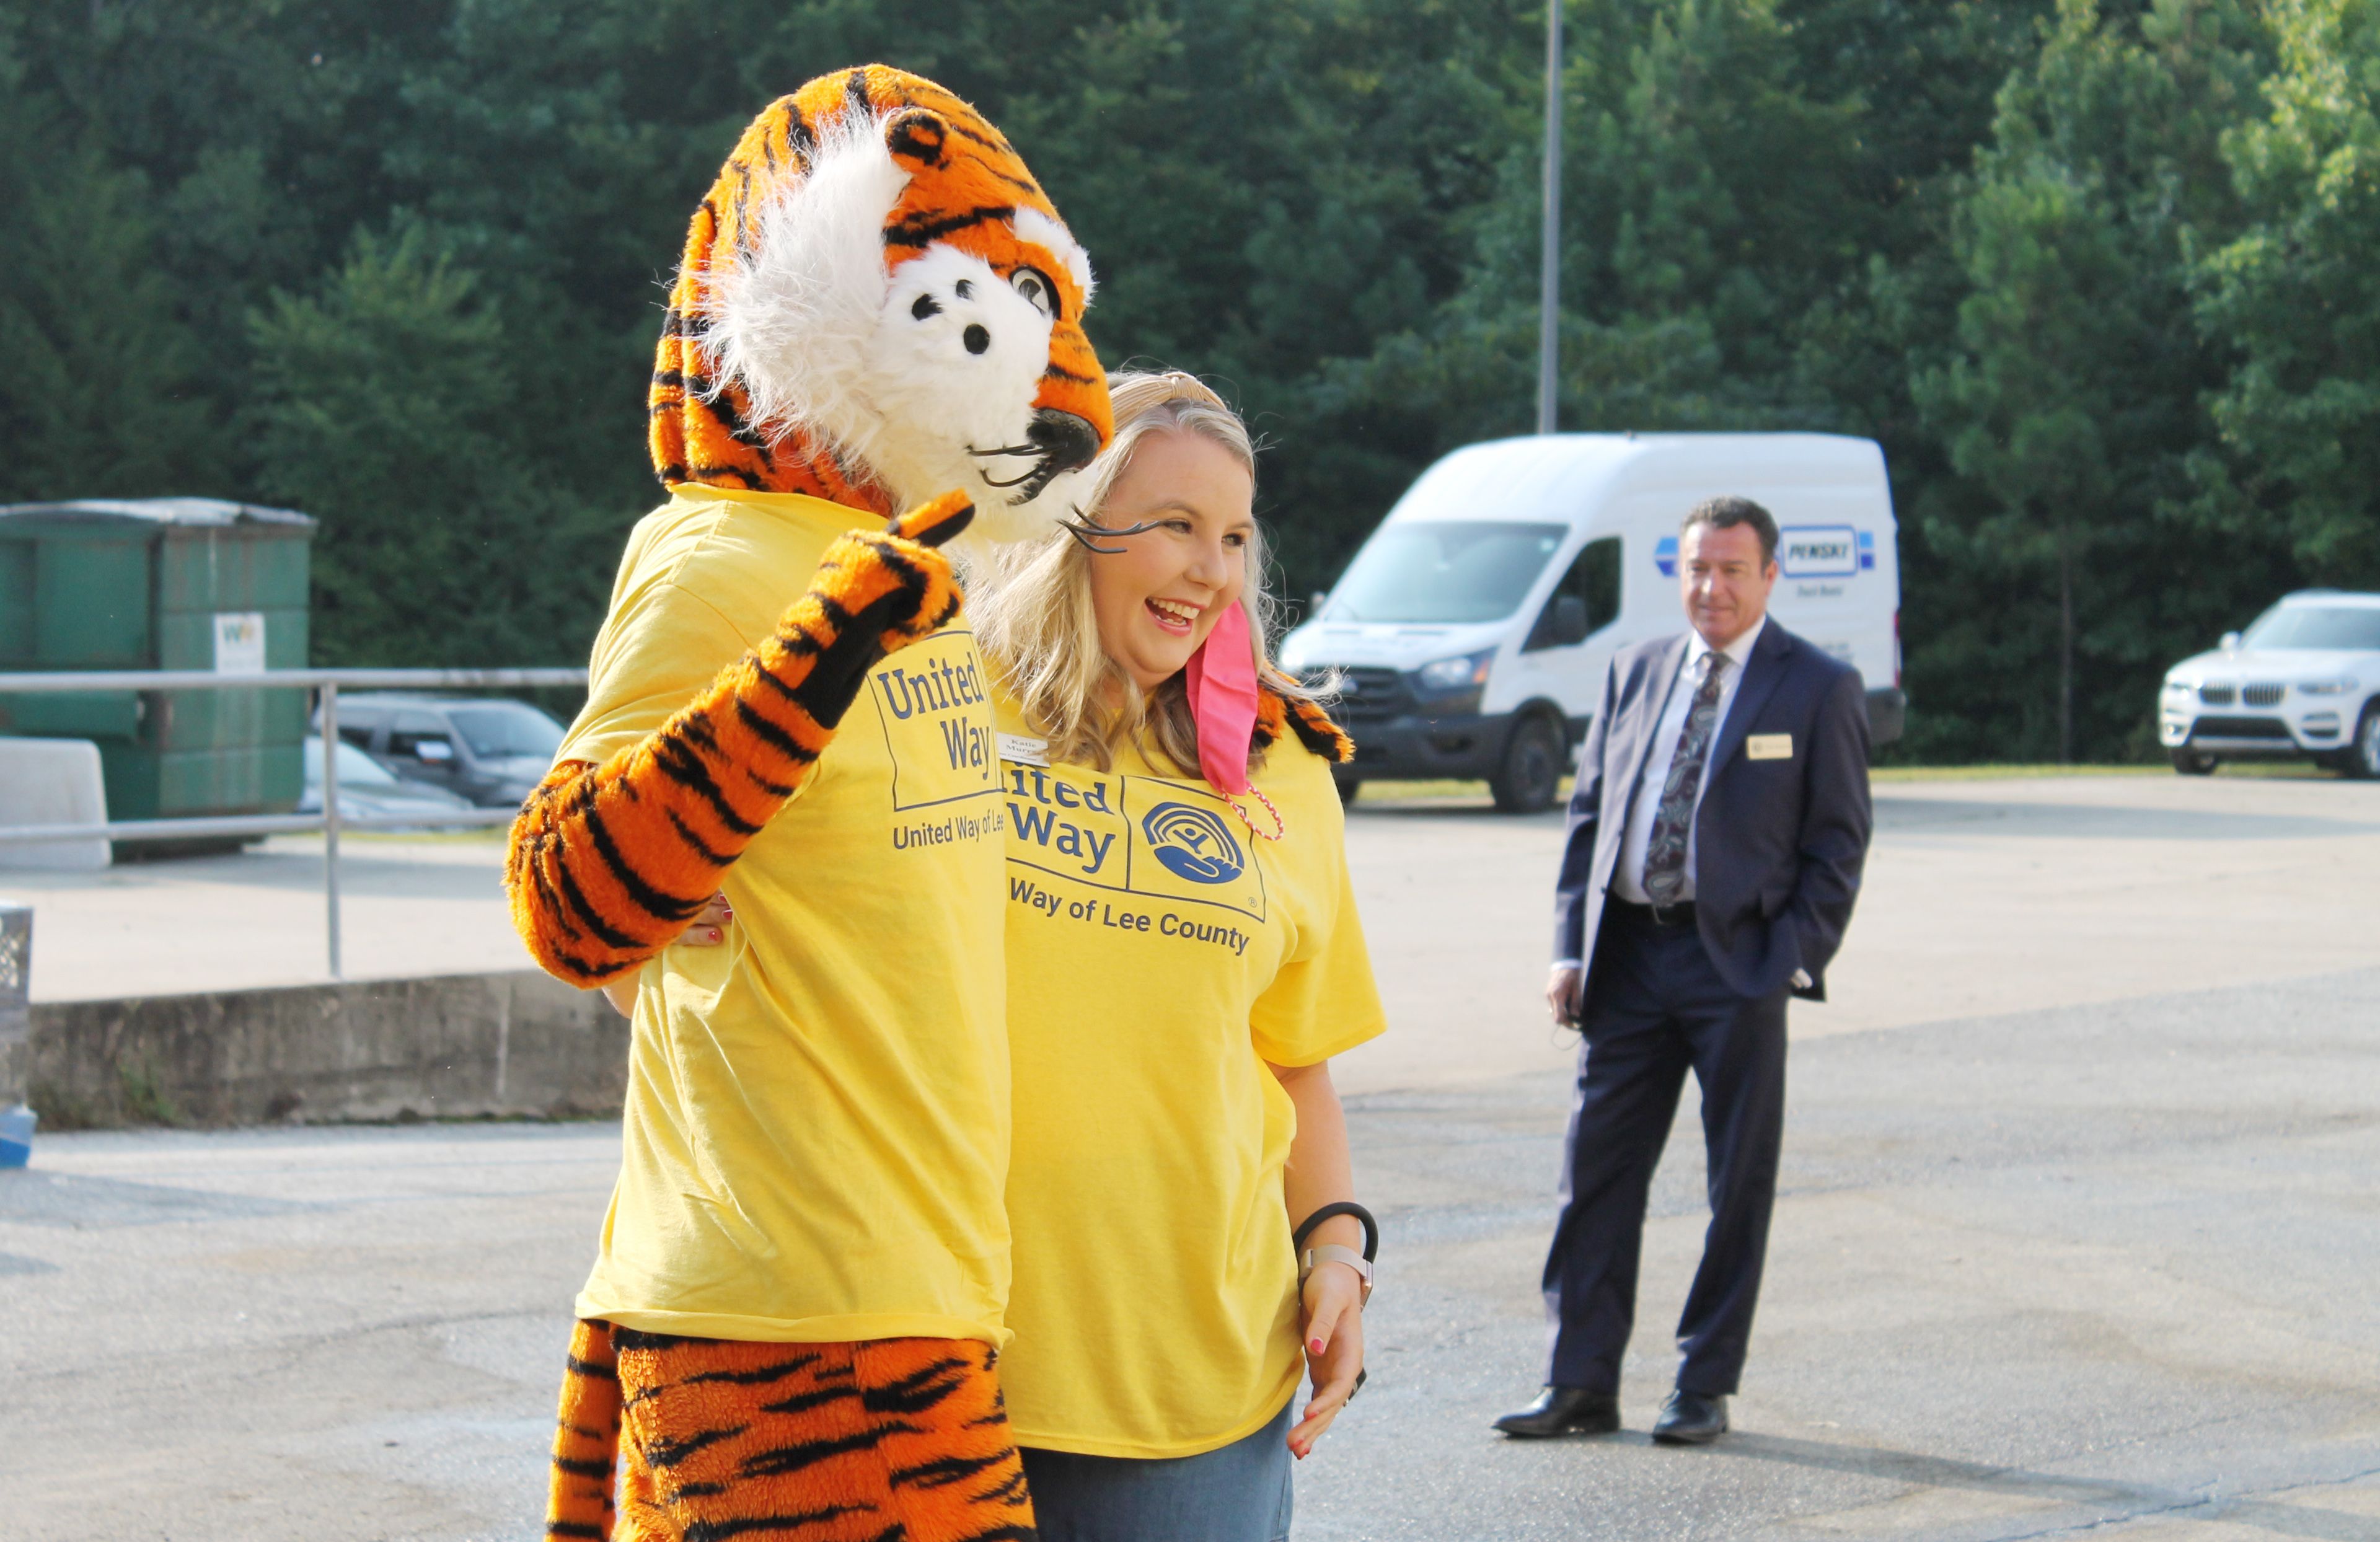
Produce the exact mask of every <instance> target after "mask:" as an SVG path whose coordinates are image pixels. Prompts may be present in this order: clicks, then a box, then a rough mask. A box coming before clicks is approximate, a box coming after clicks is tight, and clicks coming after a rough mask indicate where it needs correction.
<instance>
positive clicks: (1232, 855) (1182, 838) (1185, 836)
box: [1140, 803, 1248, 883]
mask: <svg viewBox="0 0 2380 1542" xmlns="http://www.w3.org/2000/svg"><path fill="white" fill-rule="evenodd" d="M1140 832H1141V834H1142V835H1144V836H1146V837H1147V841H1148V846H1149V850H1150V851H1152V852H1153V853H1155V854H1156V856H1157V860H1158V861H1160V862H1161V863H1163V864H1164V866H1165V870H1166V871H1167V872H1169V873H1172V875H1173V876H1174V877H1175V878H1183V879H1188V880H1190V881H1191V882H1193V883H1229V882H1231V881H1232V880H1233V879H1235V878H1237V877H1239V876H1240V873H1241V871H1242V869H1244V868H1246V867H1247V865H1248V863H1247V858H1246V857H1245V856H1242V855H1241V854H1240V844H1239V843H1238V842H1237V841H1234V840H1233V839H1232V829H1231V826H1229V825H1227V824H1225V823H1224V822H1223V821H1222V820H1220V818H1218V817H1217V816H1216V815H1214V814H1212V813H1209V812H1208V810H1206V809H1204V808H1193V807H1190V806H1189V805H1188V804H1186V803H1160V804H1159V805H1158V806H1157V807H1154V808H1152V809H1150V810H1149V811H1148V812H1147V814H1145V815H1143V816H1142V817H1141V820H1140Z"/></svg>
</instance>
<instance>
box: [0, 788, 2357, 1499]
mask: <svg viewBox="0 0 2380 1542" xmlns="http://www.w3.org/2000/svg"><path fill="white" fill-rule="evenodd" d="M1880 792H1881V793H1882V796H1881V798H1880V802H1879V813H1880V818H1879V833H1878V843H1877V851H1876V864H1875V868H1874V875H1873V878H1872V881H1871V884H1870V888H1869V891H1868V892H1867V894H1866V895H1865V896H1864V900H1863V909H1862V914H1861V917H1860V918H1859V920H1858V921H1856V922H1855V923H1854V929H1853V933H1852V946H1851V948H1849V949H1847V950H1846V953H1845V955H1844V958H1843V960H1842V963H1841V965H1840V967H1839V969H1838V971H1837V975H1836V979H1835V982H1834V983H1835V985H1836V992H1835V993H1836V996H1837V1001H1836V1002H1834V1003H1832V1004H1830V1005H1828V1006H1827V1007H1824V1008H1801V1007H1797V1008H1796V1009H1795V1016H1794V1019H1793V1031H1794V1036H1795V1046H1794V1050H1793V1052H1792V1059H1791V1074H1790V1075H1791V1100H1790V1109H1789V1114H1788V1124H1787V1134H1786V1145H1785V1157H1784V1175H1783V1185H1782V1191H1781V1195H1780V1199H1779V1208H1778V1212H1777V1220H1776V1227H1775V1235H1774V1240H1773V1243H1772V1247H1771V1253H1770V1263H1769V1271H1768V1280H1767V1289H1766V1291H1765V1292H1764V1295H1763V1304H1762V1308H1761V1315H1760V1320H1759V1325H1758V1328H1757V1330H1756V1331H1755V1339H1754V1344H1753V1354H1752V1363H1751V1366H1750V1369H1749V1371H1748V1372H1747V1376H1746V1380H1745V1386H1744V1390H1743V1396H1742V1397H1741V1398H1740V1399H1739V1400H1738V1401H1737V1403H1736V1408H1735V1416H1736V1424H1737V1432H1736V1433H1734V1434H1733V1435H1730V1437H1728V1438H1727V1439H1724V1440H1722V1441H1721V1442H1720V1443H1719V1444H1718V1446H1716V1447H1714V1448H1712V1449H1709V1450H1705V1451H1676V1450H1670V1449H1666V1448H1658V1447H1655V1446H1652V1445H1651V1444H1649V1443H1648V1442H1647V1441H1646V1439H1645V1436H1644V1434H1643V1431H1644V1430H1645V1427H1646V1426H1647V1425H1648V1424H1649V1422H1650V1419H1651V1416H1652V1414H1653V1411H1654V1409H1655V1407H1656V1406H1657V1405H1658V1401H1659V1399H1660V1397H1661V1395H1662V1393H1663V1392H1664V1391H1665V1390H1666V1387H1667V1378H1668V1374H1669V1371H1670V1357H1669V1347H1668V1345H1669V1336H1670V1333H1669V1330H1670V1323H1671V1322H1672V1321H1674V1319H1675V1317H1676V1314H1677V1311H1678V1308H1679V1305H1680V1303H1681V1301H1682V1297H1683V1294H1684V1291H1685V1287H1686V1283H1687V1281H1688V1278H1689V1276H1690V1275H1691V1272H1692V1269H1693V1266H1694V1256H1695V1254H1696V1252H1697V1250H1698V1247H1699V1244H1700V1233H1701V1226H1702V1214H1703V1212H1702V1207H1701V1202H1700V1193H1701V1182H1702V1179H1701V1162H1700V1153H1699V1141H1698V1139H1697V1138H1695V1137H1696V1135H1697V1133H1698V1132H1697V1130H1696V1127H1695V1124H1694V1117H1695V1115H1694V1108H1693V1100H1692V1096H1691V1092H1690V1093H1689V1098H1688V1106H1687V1107H1686V1108H1685V1109H1683V1110H1682V1112H1681V1119H1680V1126H1679V1129H1678V1132H1677V1134H1676V1135H1675V1137H1674V1138H1673V1140H1672V1142H1671V1145H1670V1153H1669V1156H1668V1158H1667V1160H1665V1162H1664V1164H1663V1166H1662V1168H1661V1171H1660V1172H1659V1174H1658V1178H1657V1180H1656V1184H1655V1189H1654V1201H1653V1212H1654V1215H1653V1220H1651V1222H1650V1224H1649V1226H1648V1229H1647V1233H1646V1245H1645V1279H1644V1288H1643V1293H1642V1300H1641V1302H1640V1309H1639V1313H1638V1330H1637V1335H1636V1342H1635V1344H1634V1347H1633V1354H1632V1356H1631V1359H1630V1363H1629V1366H1628V1367H1627V1373H1626V1374H1627V1378H1628V1380H1627V1385H1626V1388H1625V1390H1624V1394H1623V1406H1624V1412H1625V1415H1626V1418H1627V1423H1628V1427H1629V1431H1630V1432H1629V1433H1625V1434H1622V1435H1620V1436H1615V1437H1609V1438H1604V1439H1574V1440H1566V1441H1560V1442H1551V1443H1545V1444H1516V1443H1512V1442H1508V1441H1506V1440H1504V1439H1502V1438H1501V1437H1499V1436H1497V1435H1495V1434H1493V1433H1492V1432H1491V1431H1490V1430H1489V1429H1488V1419H1489V1418H1491V1417H1492V1416H1493V1415H1495V1414H1496V1413H1498V1412H1500V1411H1501V1410H1502V1409H1504V1408H1506V1407H1509V1406H1512V1405H1513V1404H1515V1403H1517V1402H1521V1401H1524V1400H1525V1399H1526V1398H1527V1397H1528V1396H1529V1395H1531V1393H1532V1392H1533V1391H1534V1390H1535V1386H1536V1381H1537V1379H1538V1377H1539V1375H1540V1374H1541V1369H1540V1367H1541V1361H1542V1355H1543V1346H1544V1334H1543V1328H1542V1317H1541V1313H1540V1309H1539V1305H1538V1302H1537V1298H1536V1274H1537V1269H1538V1266H1539V1263H1540V1259H1541V1256H1542V1249H1543V1247H1544V1245H1545V1240H1546V1235H1547V1232H1548V1227H1549V1223H1550V1220H1551V1208H1552V1198H1551V1196H1552V1193H1553V1188H1554V1184H1555V1181H1556V1177H1557V1172H1556V1169H1557V1167H1558V1163H1559V1157H1560V1135H1561V1128H1562V1124H1563V1121H1564V1119H1565V1117H1566V1115H1567V1109H1568V1095H1569V1076H1568V1073H1567V1071H1566V1070H1565V1069H1564V1063H1565V1062H1566V1059H1567V1050H1566V1048H1565V1047H1564V1046H1563V1045H1562V1044H1561V1042H1560V1038H1559V1037H1558V1036H1555V1035H1553V1034H1551V1033H1550V1032H1549V1031H1548V1029H1547V1028H1546V1026H1544V1023H1543V1019H1542V1007H1541V1006H1538V1005H1537V1004H1536V1002H1535V990H1536V984H1537V982H1538V979H1539V978H1540V977H1541V974H1542V964H1543V958H1544V951H1543V945H1542V944H1543V938H1542V921H1543V914H1544V900H1543V896H1544V884H1545V882H1546V880H1548V877H1549V875H1550V872H1551V865H1552V847H1553V844H1554V841H1555V839H1556V837H1557V834H1558V831H1559V826H1558V823H1557V822H1555V821H1554V820H1551V819H1550V818H1539V819H1536V820H1500V819H1498V818H1496V817H1495V816H1492V815H1488V814H1486V813H1484V812H1480V811H1477V810H1475V809H1468V808H1462V807H1448V806H1445V805H1442V804H1433V805H1428V806H1422V807H1395V806H1392V805H1388V804H1371V805H1359V806H1358V807H1357V810H1356V813H1355V816H1354V820H1353V821H1352V822H1351V827H1350V846H1351V859H1352V861H1353V863H1354V868H1355V869H1356V878H1357V884H1358V888H1359V890H1360V891H1361V892H1362V894H1363V898H1364V904H1365V913H1366V924H1367V926H1368V927H1369V929H1370V930H1371V934H1372V938H1373V941H1374V946H1375V949H1376V952H1377V953H1378V958H1379V962H1380V972H1381V976H1382V981H1383V987H1384V990H1385V991H1386V992H1387V994H1388V996H1389V999H1390V1015H1391V1021H1392V1023H1393V1025H1394V1031H1393V1032H1392V1034H1391V1035H1390V1038H1388V1039H1386V1040H1383V1041H1382V1042H1381V1044H1380V1045H1379V1046H1378V1048H1377V1049H1372V1050H1365V1051H1360V1052H1359V1053H1358V1054H1357V1055H1355V1056H1351V1057H1349V1058H1348V1061H1347V1062H1346V1063H1345V1064H1344V1065H1343V1066H1342V1068H1341V1074H1342V1084H1343V1085H1345V1086H1347V1087H1351V1088H1353V1089H1354V1090H1353V1091H1352V1092H1351V1094H1350V1098H1349V1105H1350V1124H1351V1129H1352V1131H1353V1134H1354V1142H1355V1147H1356V1161H1357V1169H1358V1176H1359V1184H1360V1185H1361V1187H1362V1189H1363V1192H1364V1194H1365V1196H1366V1198H1367V1199H1368V1200H1369V1201H1370V1202H1371V1203H1372V1204H1373V1205H1374V1206H1375V1208H1378V1209H1379V1211H1380V1212H1381V1217H1382V1220H1383V1223H1384V1227H1385V1230H1386V1233H1387V1240H1386V1245H1385V1247H1384V1255H1383V1269H1382V1284H1381V1287H1380V1290H1379V1293H1378V1295H1377V1296H1376V1297H1375V1298H1374V1302H1373V1305H1372V1309H1371V1312H1370V1314H1369V1316H1368V1319H1367V1320H1368V1329H1369V1333H1370V1336H1371V1342H1372V1356H1371V1365H1372V1372H1373V1374H1372V1379H1371V1382H1370V1384H1369V1385H1368V1386H1367V1388H1366V1391H1365V1393H1364V1394H1363V1396H1362V1397H1361V1398H1359V1399H1358V1400H1357V1402H1356V1403H1355V1404H1354V1407H1353V1408H1352V1409H1351V1411H1350V1413H1349V1415H1347V1417H1346V1418H1345V1419H1344V1420H1342V1424H1341V1426H1340V1427H1339V1428H1338V1429H1337V1430H1336V1431H1334V1432H1333V1434H1332V1435H1331V1436H1330V1439H1327V1440H1326V1441H1325V1442H1324V1444H1323V1447H1322V1449H1321V1451H1319V1452H1318V1454H1317V1456H1316V1457H1315V1458H1314V1459H1313V1460H1312V1461H1310V1462H1308V1463H1305V1465H1304V1466H1303V1467H1302V1468H1301V1470H1300V1473H1299V1489H1298V1525H1297V1530H1296V1533H1295V1535H1296V1536H1297V1537H1298V1538H1299V1539H1300V1542H1324V1539H1338V1538H1383V1539H1386V1538H1433V1539H1455V1538H1507V1537H1510V1538H1539V1537H1545V1538H1555V1537H1560V1538H1572V1537H1577V1538H1590V1537H1593V1538H1602V1537H1610V1538H1632V1539H1633V1538H1680V1539H1686V1538H1694V1539H1700V1538H1706V1537H1707V1538H1717V1537H1778V1538H1787V1539H1800V1538H1821V1537H1825V1538H1838V1537H1868V1536H1875V1537H1895V1538H1927V1539H1935V1538H1938V1539H1944V1542H1950V1539H1969V1538H1973V1539H1977V1542H1981V1539H1985V1538H1989V1539H1995V1542H2002V1539H2007V1542H2013V1539H2016V1538H2030V1537H2054V1536H2083V1535H2085V1534H2092V1535H2104V1536H2114V1537H2121V1538H2127V1539H2131V1538H2165V1537H2173V1538H2184V1537H2186V1538H2189V1539H2191V1542H2224V1539H2228V1538H2232V1537H2240V1538H2249V1537H2275V1536H2284V1537H2322V1538H2380V1311H2375V1309H2374V1308H2375V1306H2380V1291H2375V1287H2374V1283H2373V1281H2374V1277H2375V1274H2380V1224H2375V1222H2380V1202H2375V1200H2374V1192H2375V1191H2374V1186H2373V1184H2372V1174H2373V1173H2374V1172H2375V1171H2380V1069H2376V1067H2380V949H2375V947H2374V942H2375V941H2380V927H2375V925H2374V921H2375V920H2380V915H2375V905H2374V900H2375V897H2380V885H2375V883H2374V874H2375V873H2380V788H2374V787H2369V786H2353V785H2348V784H2344V783H2332V782H2298V783H2280V782H2273V783H2249V782H2244V781H2235V780H2234V779H2231V778H2228V777H2226V778H2217V779H2216V780H2214V781H2213V782H2210V783H2182V782H2180V780H2179V779H2175V780H2171V781H2168V780H2162V779H2146V778H2110V779H2090V780H2083V779H2070V780H2063V779H2062V780H2058V781H2052V782H2044V783H1982V782H1974V783H1925V784H1919V785H1915V786H1908V785H1903V786H1898V787H1886V788H1883V789H1880ZM1369 796H1370V795H1369V793H1368V792H1367V799H1368V798H1369ZM453 866H454V867H455V868H456V870H457V871H460V870H462V868H464V867H465V866H466V865H465V864H463V863H462V862H461V861H460V859H457V861H456V862H455V864H453ZM448 880H453V875H452V874H449V875H448V877H447V878H446V879H442V880H440V881H442V882H443V881H448ZM225 881H227V882H232V883H235V884H236V883H237V869H236V868H235V869H232V870H231V876H230V877H229V878H228V879H227V880H225ZM453 881H455V883H456V884H457V886H458V887H459V886H460V880H453ZM432 897H433V898H434V896H432ZM411 903H419V904H425V905H426V903H427V902H426V901H423V900H422V899H421V897H420V896H418V895H417V896H414V900H413V902H411ZM450 903H451V904H452V905H486V904H488V903H490V902H489V900H488V899H487V898H486V896H484V895H482V894H477V893H472V892H461V893H458V894H456V895H455V896H454V897H453V898H452V899H451V901H450ZM40 924H41V923H40V922H39V921H38V920H37V926H38V925H40ZM440 924H441V925H451V926H453V927H454V928H455V929H456V930H457V932H458V933H460V932H462V931H465V930H468V928H467V927H466V926H465V923H464V922H463V921H462V920H459V919H456V918H455V917H451V916H450V917H448V918H447V919H446V920H445V921H442V922H441V923H440ZM37 935H38V934H37ZM39 946H40V943H39V942H38V941H37V949H38V947H39ZM417 951H419V950H417ZM38 960H39V954H38V952H37V964H36V969H37V971H38V970H39V969H40V968H41V965H40V963H39V961H38ZM40 980H41V977H40V975H39V974H38V972H37V975H36V985H37V990H39V989H40ZM1946 1009H1947V1010H1946ZM617 1152H618V1142H617V1137H616V1134H615V1133H614V1132H613V1130H612V1129H610V1128H609V1127H607V1126H605V1125H601V1124H562V1125H530V1124H489V1125H425V1126H416V1127H382V1128H344V1129H283V1130H271V1131H245V1132H234V1133H222V1134H197V1133H189V1132H142V1133H128V1134H94V1135H59V1136H48V1135H45V1136H42V1137H41V1138H40V1139H39V1141H38V1142H37V1146H36V1158H35V1167H34V1169H33V1170H32V1171H30V1172H22V1173H15V1174H5V1175H0V1542H18V1539H19V1538H23V1539H27V1542H31V1539H41V1542H50V1539H54V1538H55V1539H80V1538H151V1537H157V1538H167V1537H170V1538H175V1539H203V1538H215V1537H223V1538H231V1537H239V1538H259V1539H273V1538H281V1537H289V1538H297V1537H305V1538H318V1537H322V1536H337V1537H343V1538H345V1537H358V1538H424V1539H430V1538H436V1539H440V1542H448V1539H458V1538H516V1537H517V1538H528V1537H531V1536H536V1535H537V1529H538V1515H537V1509H538V1503H539V1497H540V1492H541V1483H542V1451H543V1444H544V1440H545V1437H546V1434H547V1432H548V1430H549V1429H550V1427H551V1418H552V1412H551V1411H552V1405H553V1391H554V1388H555V1385H556V1375H557V1365H558V1356H559V1354H560V1348H561V1344H562V1342H563V1335H564V1332H565V1327H566V1321H567V1303H568V1300H569V1296H570V1293H571V1292H572V1291H573V1289H574V1288H575V1287H576V1285H577V1281H578V1280H579V1278H580V1277H581V1275H582V1274H583V1272H584V1270H585V1268H586V1265H587V1262H588V1259H589V1249H590V1247H591V1245H592V1239H593V1236H594V1232H595V1227H596V1224H597V1222H598V1220H600V1217H601V1210H602V1206H603V1201H604V1197H605V1196H606V1194H607V1192H608V1190H609V1186H610V1183H611V1178H612V1174H613V1167H614V1164H615V1163H616V1160H617Z"/></svg>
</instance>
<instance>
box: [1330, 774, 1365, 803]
mask: <svg viewBox="0 0 2380 1542" xmlns="http://www.w3.org/2000/svg"><path fill="white" fill-rule="evenodd" d="M1330 783H1331V785H1333V786H1335V787H1337V788H1338V789H1339V806H1340V807H1342V808H1343V807H1346V806H1347V805H1349V804H1351V803H1353V802H1354V801H1355V795H1356V794H1357V793H1360V792H1362V791H1363V790H1364V779H1363V778H1362V777H1360V776H1334V777H1332V778H1331V779H1330Z"/></svg>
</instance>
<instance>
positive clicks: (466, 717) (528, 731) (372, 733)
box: [314, 691, 563, 808]
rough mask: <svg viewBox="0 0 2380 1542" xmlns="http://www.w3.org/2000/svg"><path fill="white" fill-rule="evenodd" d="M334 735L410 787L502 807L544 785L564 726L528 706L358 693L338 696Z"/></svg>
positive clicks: (468, 698)
mask: <svg viewBox="0 0 2380 1542" xmlns="http://www.w3.org/2000/svg"><path fill="white" fill-rule="evenodd" d="M314 729H315V732H316V733H320V732H322V719H321V715H320V714H319V713H318V714H317V715H316V718H315V722H314ZM339 737H340V738H342V739H344V740H346V742H347V743H348V744H351V745H353V746H355V747H357V748H358V749H360V750H362V751H363V752H364V753H366V754H367V755H370V757H371V758H372V759H375V760H377V761H379V762H380V763H381V764H382V765H383V766H385V767H387V768H388V769H389V770H390V771H394V772H395V773H396V774H397V775H398V776H399V777H402V778H403V779H404V780H406V781H407V782H421V783H428V784H430V785H431V786H433V787H443V788H444V789H446V790H447V791H448V792H451V793H455V794H456V795H460V796H462V797H464V798H467V799H468V800H469V801H471V802H472V803H475V804H478V805H480V807H483V808H504V807H518V806H519V804H520V801H521V799H523V798H525V797H527V796H528V795H529V794H530V793H531V792H533V791H535V790H536V788H537V784H538V783H540V782H542V781H543V780H545V773H546V772H547V771H549V770H550V769H552V767H553V752H554V751H555V750H557V749H560V748H561V747H562V737H563V727H562V724H560V723H558V722H554V721H553V717H552V716H551V715H550V714H548V713H546V712H543V711H540V710H538V709H537V708H535V707H532V706H530V705H529V704H528V703H527V702H525V701H507V700H504V699H503V698H495V697H484V696H414V695H409V694H407V693H404V692H399V691H360V692H358V693H357V694H355V695H353V696H346V695H342V696H341V697H340V698H339Z"/></svg>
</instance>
